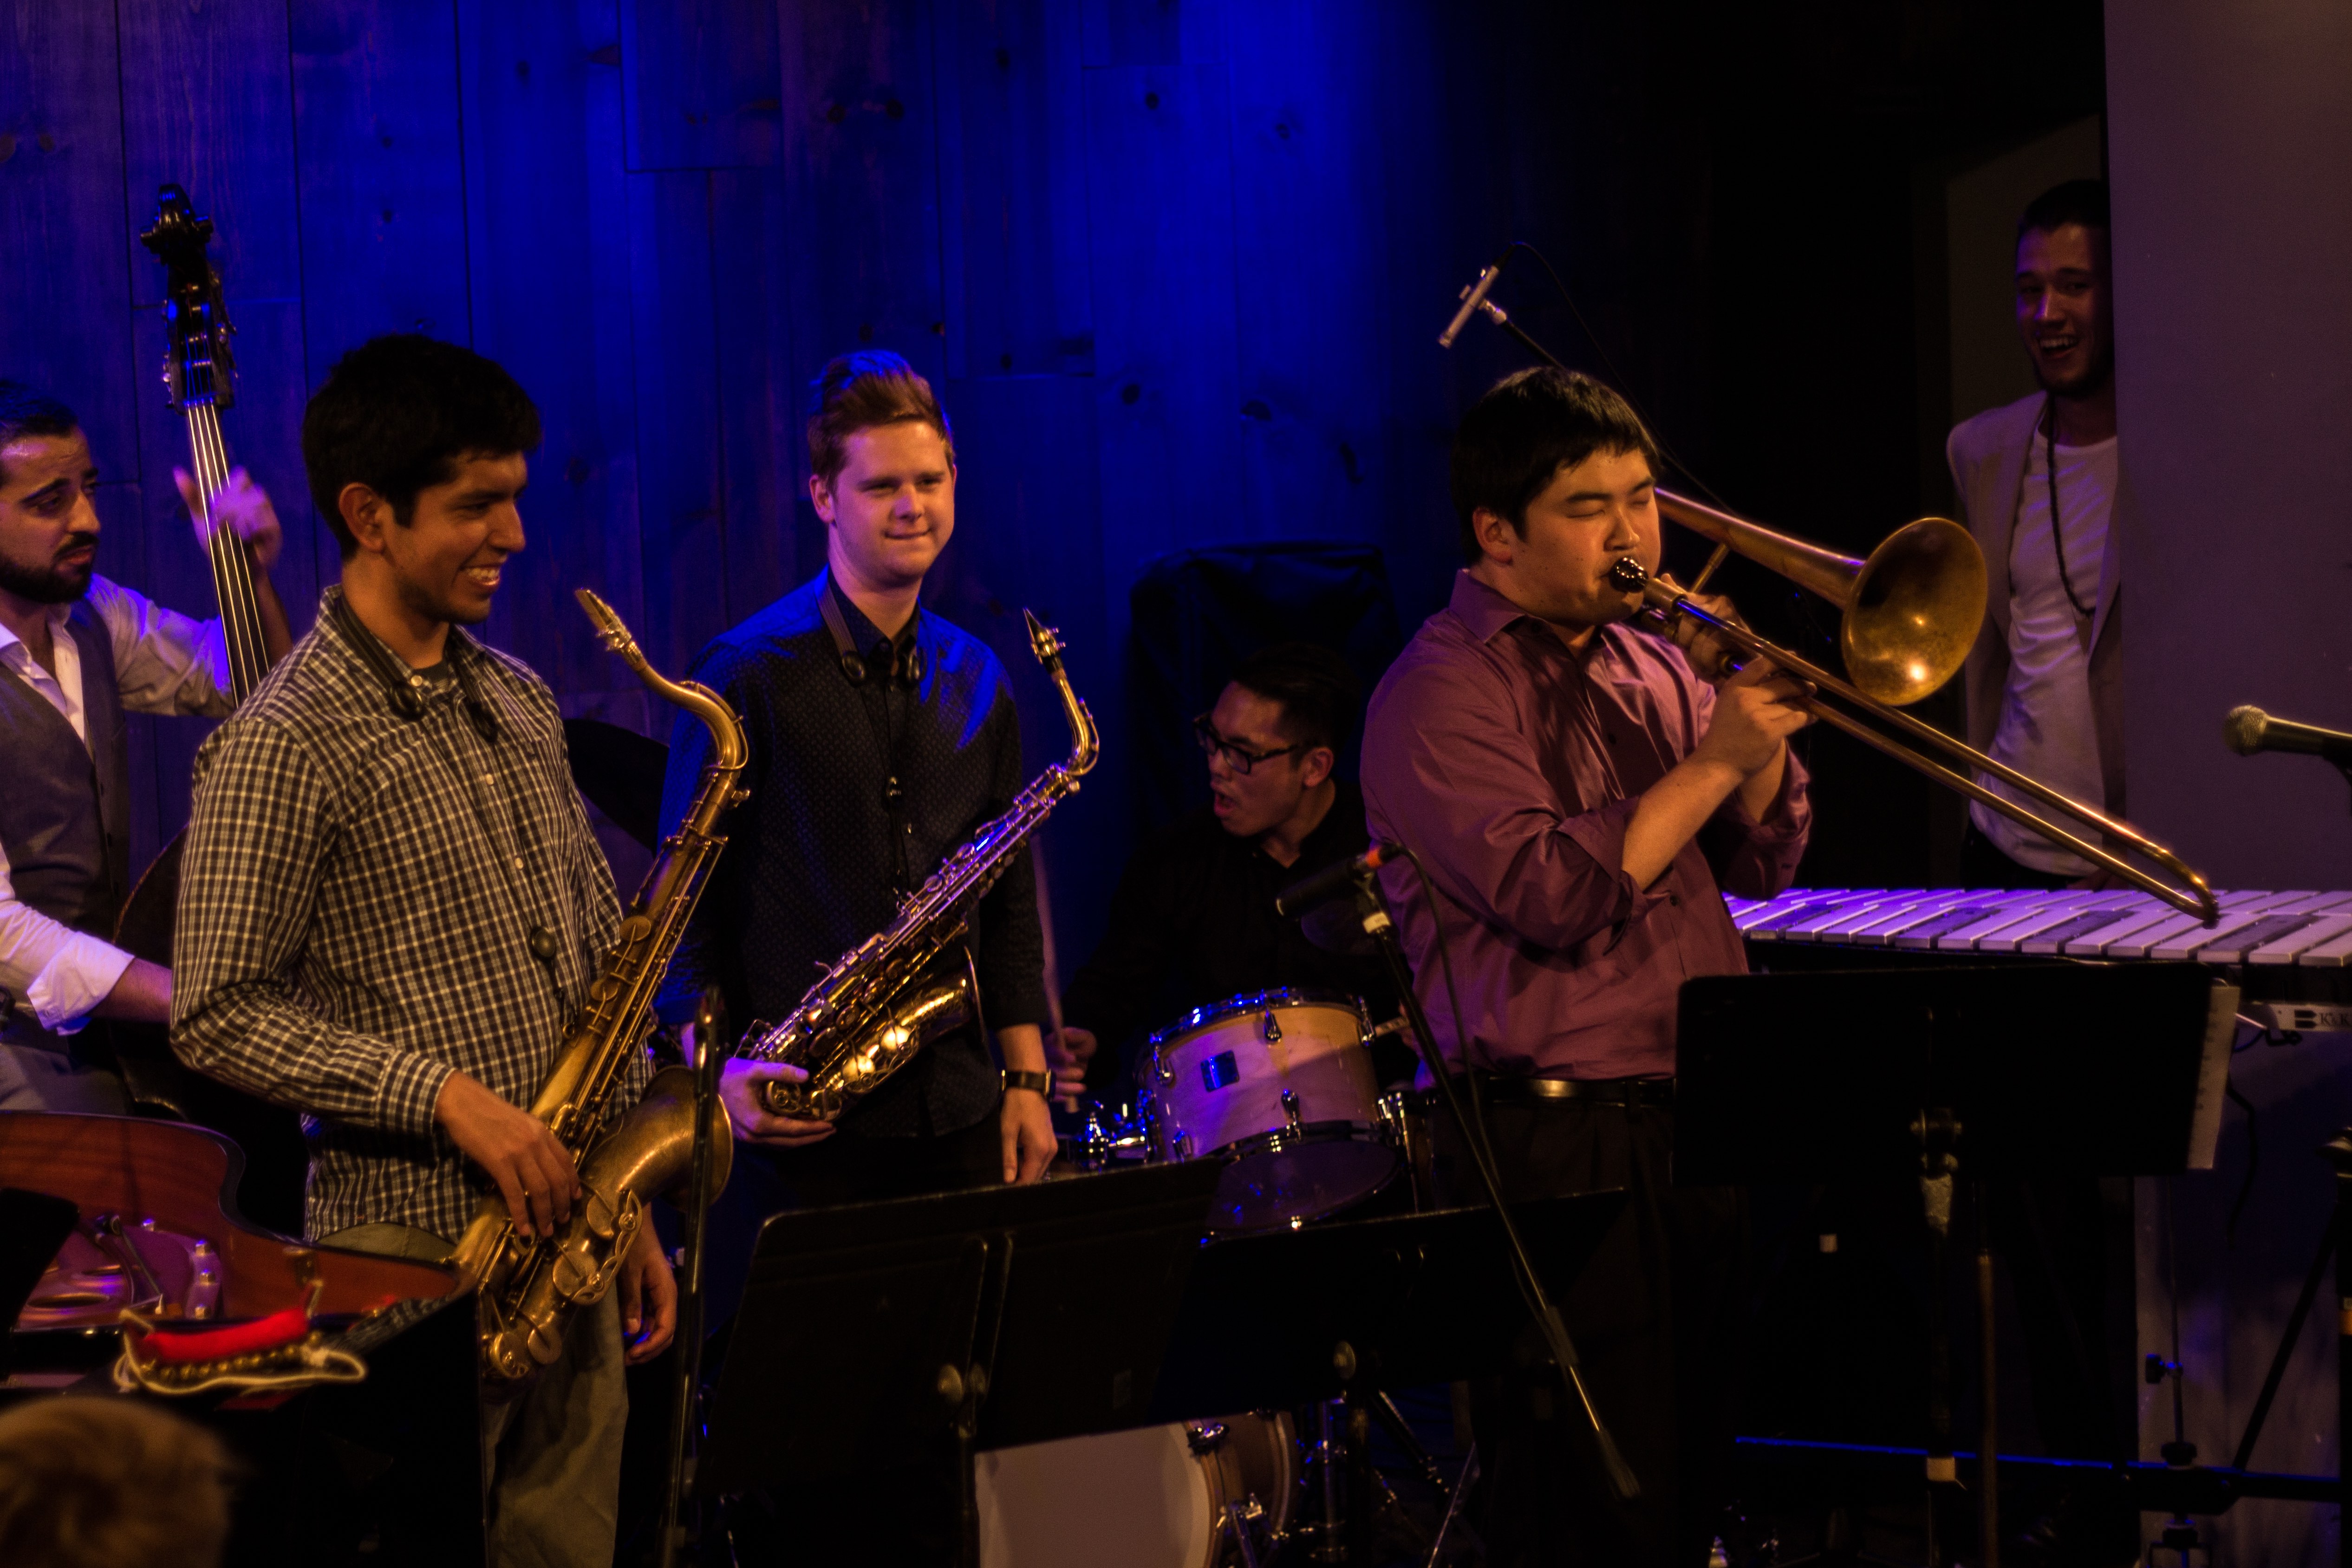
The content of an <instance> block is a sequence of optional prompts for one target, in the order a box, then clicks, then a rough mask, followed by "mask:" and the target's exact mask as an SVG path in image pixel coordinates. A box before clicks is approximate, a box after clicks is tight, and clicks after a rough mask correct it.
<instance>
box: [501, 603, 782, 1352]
mask: <svg viewBox="0 0 2352 1568" xmlns="http://www.w3.org/2000/svg"><path fill="white" fill-rule="evenodd" d="M578 595H579V599H580V605H581V608H582V609H583V610H585V611H587V612H588V618H589V619H590V620H591V621H593V622H595V623H596V631H597V635H598V637H599V638H600V639H601V640H602V641H603V643H604V645H605V646H606V647H607V648H610V649H611V650H612V651H613V652H614V653H618V654H619V655H620V656H621V657H622V658H623V659H624V660H625V661H626V662H627V664H628V666H629V668H630V669H632V670H634V671H635V672H636V675H637V678H638V679H639V680H641V681H643V682H644V683H645V684H646V686H647V688H649V689H650V690H652V691H653V692H654V693H655V694H656V695H659V696H663V697H667V699H668V700H670V701H671V702H673V703H676V704H677V706H680V707H682V708H684V709H686V710H687V712H688V713H690V714H692V715H693V716H695V717H696V718H698V719H699V720H701V721H702V723H703V725H704V727H706V728H708V729H709V731H710V738H711V759H710V763H709V766H708V767H706V768H704V769H703V770H702V780H701V783H700V785H699V786H698V788H697V789H696V791H695V796H694V803H693V804H692V805H691V806H689V807H688V809H687V813H686V820H685V821H683V822H681V823H679V824H678V829H677V832H675V833H673V834H671V835H670V837H669V838H668V839H667V841H665V842H664V843H663V844H662V847H661V852H660V853H659V854H658V855H656V857H655V859H654V863H653V868H652V869H651V870H650V871H648V872H647V873H646V880H645V883H644V885H642V886H641V887H639V888H638V889H637V896H636V898H635V900H634V901H632V902H631V904H630V905H629V911H628V913H627V915H624V916H623V917H622V920H621V925H620V929H619V931H618V932H617V933H616V934H615V935H614V939H613V946H612V948H611V949H610V950H609V951H608V952H606V954H605V955H604V963H603V964H602V966H601V967H599V968H598V969H597V972H596V977H595V979H594V980H593V981H592V982H590V984H589V987H588V995H587V999H586V1001H585V1003H584V1004H583V1007H582V1009H581V1010H580V1012H579V1013H578V1014H577V1015H576V1016H575V1017H574V1018H573V1019H572V1023H571V1024H570V1026H569V1027H568V1028H567V1029H566V1030H565V1031H564V1040H563V1046H562V1050H561V1051H559V1052H558V1053H557V1056H556V1061H555V1069H554V1071H552V1072H551V1073H550V1074H548V1078H547V1082H545V1083H543V1084H541V1087H540V1091H539V1097H538V1098H537V1099H536V1100H534V1101H532V1102H531V1106H530V1113H531V1114H532V1115H534V1116H536V1117H538V1118H539V1119H540V1120H541V1121H542V1122H544V1123H546V1124H547V1125H548V1128H549V1130H550V1131H551V1132H552V1133H553V1134H555V1137H556V1141H557V1142H559V1143H561V1144H562V1145H563V1146H564V1148H565V1149H566V1150H567V1151H569V1152H570V1154H571V1155H572V1160H573V1162H574V1163H575V1164H576V1165H577V1166H578V1168H579V1172H580V1186H581V1190H582V1195H583V1196H582V1197H581V1198H580V1200H579V1201H578V1202H576V1203H574V1204H573V1205H572V1218H571V1219H570V1220H569V1221H567V1222H566V1223H565V1224H564V1225H563V1226H562V1228H560V1229H559V1230H558V1231H557V1232H556V1234H555V1235H554V1236H552V1237H549V1238H535V1237H527V1236H523V1235H521V1234H520V1233H519V1232H517V1230H516V1229H515V1225H514V1220H513V1218H512V1217H511V1216H510V1215H509V1214H508V1212H507V1206H506V1201H505V1199H503V1198H502V1197H499V1196H498V1195H497V1194H495V1193H493V1194H492V1195H490V1196H489V1197H486V1198H484V1199H483V1200H482V1205H481V1207H480V1208H479V1209H478V1210H477V1211H476V1212H475V1215H474V1220H473V1223H472V1224H471V1225H469V1226H467V1228H466V1234H465V1236H464V1237H463V1238H462V1239H460V1240H459V1241H458V1243H457V1256H456V1260H455V1261H456V1263H457V1271H458V1277H459V1281H460V1284H461V1287H466V1286H470V1287H472V1288H473V1289H474V1290H475V1291H477V1292H478V1296H477V1299H478V1303H479V1311H480V1323H481V1344H482V1364H483V1367H484V1368H485V1371H486V1374H487V1375H488V1376H489V1377H490V1378H491V1379H492V1381H493V1383H494V1384H496V1383H504V1384H508V1385H512V1384H516V1383H520V1382H521V1381H522V1380H523V1379H526V1378H528V1377H530V1375H532V1374H534V1373H535V1372H537V1371H538V1370H539V1368H541V1367H542V1366H544V1365H546V1364H549V1363H550V1362H552V1361H553V1360H555V1358H556V1357H557V1356H559V1355H561V1354H562V1352H563V1338H564V1334H565V1333H566V1331H567V1330H568V1329H569V1328H570V1326H571V1322H572V1313H573V1312H577V1311H579V1310H580V1309H581V1308H583V1307H587V1306H591V1305H593V1304H594V1303H595V1302H596V1301H601V1300H602V1299H603V1298H604V1292H605V1291H608V1290H610V1289H611V1288H612V1284H613V1281H614V1279H615V1278H616V1277H617V1276H618V1275H619V1273H620V1269H621V1263H622V1260H625V1258H627V1257H628V1255H629V1248H630V1246H631V1244H632V1243H633V1242H635V1239H636V1235H637V1231H638V1230H639V1228H642V1227H643V1226H644V1224H645V1218H646V1199H647V1198H648V1197H652V1196H653V1195H655V1194H656V1193H666V1192H672V1190H673V1189H674V1188H676V1187H677V1186H680V1185H681V1183H682V1182H683V1181H684V1179H685V1177H686V1176H687V1175H688V1171H689V1169H690V1167H691V1166H692V1164H693V1158H694V1078H693V1074H692V1073H690V1072H688V1071H687V1070H686V1069H685V1068H683V1067H667V1068H664V1069H663V1070H662V1071H659V1072H656V1073H655V1074H654V1079H653V1082H652V1083H650V1084H648V1085H647V1086H646V1092H645V1097H644V1098H643V1099H642V1100H640V1101H639V1102H638V1103H636V1105H635V1106H634V1107H633V1108H632V1109H631V1110H630V1111H629V1113H627V1114H626V1115H625V1116H623V1117H622V1118H621V1119H620V1121H619V1122H618V1123H617V1124H614V1125H613V1126H612V1127H610V1128H609V1129H608V1128H607V1127H606V1126H605V1125H604V1123H605V1120H606V1114H605V1113H606V1111H607V1110H608V1108H609V1106H610V1102H611V1099H612V1095H613V1092H614V1089H615V1088H616V1087H617V1086H618V1085H619V1084H620V1083H621V1082H622V1080H623V1077H624V1069H625V1067H626V1066H627V1064H628V1060H629V1057H630V1055H631V1053H633V1052H635V1051H638V1050H639V1049H641V1042H642V1041H643V1040H644V1039H645V1033H646V1019H647V1018H648V1017H649V1015H650V1013H651V1010H652V1007H653V998H654V990H655V988H656V987H657V986H658V985H660V983H661V977H662V971H663V970H665V969H667V967H669V961H670V956H671V955H672V954H674V953H676V952H677V944H678V939H679V938H680V937H681V936H684V935H685V932H686V923H687V917H688V915H692V914H693V913H694V904H695V901H696V900H697V899H698V898H699V897H700V896H701V894H702V886H703V883H705V882H706V881H708V880H709V875H710V870H711V867H712V865H713V864H714V863H715V862H717V861H718V859H719V851H720V850H721V849H723V848H725V847H726V844H727V841H726V839H725V838H723V837H722V836H720V835H719V832H718V831H717V829H718V826H719V819H720V818H721V817H723V816H725V815H726V813H727V810H728V809H729V808H730V807H731V806H733V805H734V804H735V803H736V802H737V801H739V800H742V798H743V791H741V790H740V789H738V788H737V787H736V783H735V779H736V776H737V775H738V774H740V772H741V771H742V768H743V760H744V756H745V748H744V741H743V727H742V725H741V723H740V722H739V721H738V720H737V718H736V716H735V713H734V710H733V709H731V708H730V707H729V706H727V704H726V703H725V701H724V700H722V699H721V698H720V697H719V694H717V693H716V692H713V691H712V690H711V689H710V688H709V687H708V686H705V685H699V684H698V683H696V682H693V681H672V680H668V679H666V678H664V677H663V675H662V674H660V673H659V672H658V671H656V670H655V669H654V668H653V666H652V665H650V664H647V663H646V656H645V654H644V653H642V652H641V651H640V650H639V649H638V647H637V643H636V639H635V638H634V637H632V636H631V635H630V634H629V629H628V628H627V627H626V626H625V625H623V624H622V623H621V618H620V617H619V616H618V615H615V614H614V612H613V610H612V607H611V606H610V605H608V604H606V603H605V602H604V601H603V600H601V599H599V598H597V597H596V595H595V594H593V593H592V592H590V591H588V590H586V589H584V588H583V589H581V590H579V591H578ZM709 1127H710V1131H709V1138H710V1148H711V1152H712V1155H713V1161H712V1166H711V1188H710V1190H711V1192H712V1194H713V1195H716V1194H717V1192H718V1191H719V1189H720V1188H721V1187H723V1186H726V1185H727V1173H728V1167H729V1164H730V1159H731V1157H732V1153H733V1148H734V1139H733V1138H732V1136H730V1128H729V1124H728V1121H727V1112H726V1109H725V1107H723V1106H721V1105H719V1104H717V1103H713V1105H712V1106H711V1111H710V1124H709ZM673 1196H675V1195H674V1194H673Z"/></svg>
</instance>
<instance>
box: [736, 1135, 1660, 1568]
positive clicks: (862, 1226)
mask: <svg viewBox="0 0 2352 1568" xmlns="http://www.w3.org/2000/svg"><path fill="white" fill-rule="evenodd" d="M1222 1171H1223V1165H1222V1162H1219V1161H1215V1160H1195V1161H1187V1162H1181V1163H1178V1164H1174V1165H1167V1166H1146V1167H1144V1168H1142V1169H1139V1170H1134V1171H1123V1172H1113V1173H1108V1174H1105V1175H1100V1176H1080V1177H1075V1178H1072V1179H1070V1180H1066V1181H1055V1182H1049V1183H1045V1184H1044V1185H1042V1186H1025V1187H996V1188H991V1189H987V1190H984V1191H980V1192H968V1193H953V1194H947V1195H942V1196H940V1197H920V1198H908V1199H902V1200H898V1201H895V1202H887V1203H872V1204H857V1205H852V1206H848V1207H841V1208H831V1209H816V1210H811V1211H807V1212H803V1213H788V1214H782V1215H778V1216H776V1217H775V1218H772V1219H771V1220H769V1221H768V1223H767V1225H766V1226H765V1227H764V1228H762V1230H761V1235H760V1240H759V1243H758V1246H757V1248H756V1249H755V1252H754V1255H753V1258H752V1263H751V1282H750V1284H749V1285H748V1286H747V1288H746V1289H745V1291H744V1295H743V1301H742V1306H741V1308H740V1310H739V1312H737V1314H736V1320H735V1327H734V1330H733V1333H732V1334H731V1336H730V1349H729V1353H728V1356H727V1362H726V1365H725V1366H724V1368H723V1369H722V1370H721V1371H720V1373H719V1383H718V1389H717V1392H716V1395H715V1396H714V1398H713V1400H712V1406H711V1415H710V1427H709V1435H708V1437H707V1439H706V1442H705V1444H704V1447H703V1449H702V1454H701V1458H700V1460H699V1463H698V1469H697V1471H696V1476H695V1488H696V1491H697V1493H698V1496H700V1497H702V1498H704V1499H710V1498H715V1497H721V1496H726V1495H729V1494H732V1493H740V1492H743V1491H747V1490H753V1489H756V1488H761V1487H764V1486H768V1485H771V1484H773V1483H775V1482H777V1481H779V1480H781V1479H785V1478H787V1477H789V1478H792V1479H796V1480H803V1479H823V1478H824V1477H828V1476H849V1475H856V1474H862V1473H868V1472H870V1471H872V1470H874V1469H886V1468H896V1467H900V1466H905V1465H908V1464H911V1463H915V1462H919V1461H920V1460H922V1459H924V1458H927V1457H936V1456H939V1455H940V1454H942V1453H943V1452H951V1453H952V1455H953V1458H954V1459H955V1461H956V1470H957V1474H958V1484H959V1487H960V1490H961V1514H962V1542H963V1546H962V1550H963V1552H964V1554H965V1561H967V1562H976V1561H977V1554H978V1544H979V1542H978V1527H979V1519H978V1509H977V1502H976V1499H975V1497H974V1495H973V1482H972V1466H971V1459H972V1456H973V1455H974V1454H975V1453H976V1452H977V1451H979V1450H981V1449H985V1448H1010V1447H1014V1446H1016V1445H1020V1444H1026V1443H1037V1442H1045V1441H1050V1440H1052V1439H1055V1438H1061V1437H1082V1436H1087V1435H1089V1434H1094V1433H1101V1432H1111V1431H1118V1430H1120V1429H1123V1428H1128V1427H1144V1426H1151V1425H1157V1424H1160V1423H1162V1422H1169V1421H1176V1420H1182V1419H1186V1418H1192V1417H1201V1416H1224V1415H1230V1414H1231V1413H1232V1412H1234V1411H1235V1410H1242V1409H1253V1408H1265V1407H1268V1406H1280V1405H1286V1404H1293V1403H1304V1402H1306V1401H1308V1400H1313V1399H1318V1398H1329V1397H1333V1396H1338V1395H1340V1394H1347V1395H1348V1396H1350V1398H1351V1399H1361V1398H1364V1397H1368V1396H1370V1392H1371V1391H1372V1390H1373V1389H1374V1387H1375V1386H1376V1385H1377V1383H1379V1382H1381V1381H1386V1382H1391V1383H1397V1382H1420V1381H1442V1380H1446V1379H1451V1378H1457V1377H1465V1376H1475V1375H1483V1374H1485V1373H1486V1372H1489V1371H1496V1370H1500V1369H1501V1368H1502V1367H1503V1366H1505V1365H1506V1364H1508V1363H1509V1361H1510V1359H1511V1357H1512V1356H1513V1355H1514V1354H1515V1346H1514V1343H1513V1342H1512V1340H1511V1339H1510V1337H1509V1336H1507V1335H1498V1334H1496V1333H1495V1332H1494V1325H1495V1323H1496V1322H1497V1321H1498V1320H1500V1321H1507V1320H1508V1318H1509V1316H1510V1315H1511V1314H1512V1313H1514V1312H1516V1311H1517V1292H1516V1288H1515V1286H1514V1284H1513V1282H1512V1276H1511V1272H1510V1265H1509V1262H1508V1260H1507V1257H1506V1255H1505V1253H1504V1249H1503V1242H1502V1236H1501V1225H1500V1221H1499V1220H1498V1219H1497V1218H1496V1216H1495V1215H1494V1214H1493V1212H1492V1211H1491V1210H1486V1209H1452V1210H1445V1211H1442V1212H1440V1213H1436V1214H1428V1215H1408V1216H1399V1217H1395V1218H1384V1219H1373V1220H1361V1221H1352V1222H1338V1223H1332V1224H1328V1225H1322V1226H1317V1227H1314V1228H1308V1229H1304V1230H1300V1231H1296V1232H1289V1231H1285V1232H1277V1233H1273V1234H1268V1235H1262V1236H1249V1237H1239V1238H1234V1239H1225V1240H1219V1241H1215V1242H1208V1241H1206V1239H1205V1232H1206V1222H1207V1218H1208V1215H1209V1210H1210V1207H1211V1204H1212V1201H1213V1195H1214V1191H1215V1187H1216V1184H1217V1179H1218V1177H1219V1176H1220V1175H1221V1174H1222ZM1622 1203H1623V1197H1622V1194H1618V1193H1614V1192H1612V1193H1602V1194H1596V1195H1592V1196H1590V1197H1577V1198H1554V1199H1547V1200H1540V1201H1538V1202H1533V1203H1528V1204H1523V1205H1518V1206H1517V1210H1518V1213H1519V1216H1520V1222H1521V1224H1522V1227H1523V1228H1525V1229H1526V1230H1527V1231H1528V1233H1529V1234H1530V1236H1531V1237H1533V1238H1536V1239H1538V1242H1539V1246H1538V1254H1539V1256H1540V1257H1541V1258H1542V1259H1543V1260H1544V1269H1545V1273H1546V1274H1547V1276H1548V1282H1549V1281H1557V1282H1558V1283H1559V1286H1560V1288H1563V1289H1564V1288H1565V1287H1566V1285H1567V1283H1568V1282H1570V1281H1572V1280H1573V1279H1574V1277H1575V1275H1576V1273H1577V1272H1578V1271H1579V1270H1581V1269H1582V1267H1583V1265H1584V1262H1585V1260H1587V1259H1588V1258H1589V1257H1590V1256H1591V1251H1592V1249H1593V1248H1594V1247H1595V1246H1596V1245H1597V1244H1598V1243H1599V1240H1600V1238H1601V1234H1602V1232H1603V1231H1604V1230H1605V1229H1606V1228H1607V1227H1608V1225H1609V1224H1610V1222H1611V1221H1612V1220H1613V1219H1614V1218H1615V1217H1616V1215H1617V1212H1618V1210H1619V1209H1620V1208H1621V1207H1622ZM1270 1302H1279V1304H1280V1310H1279V1311H1278V1312H1270V1311H1269V1310H1268V1303H1270Z"/></svg>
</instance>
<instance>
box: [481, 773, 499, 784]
mask: <svg viewBox="0 0 2352 1568" xmlns="http://www.w3.org/2000/svg"><path fill="white" fill-rule="evenodd" d="M496 777H497V776H496V775H495V774H489V773H485V774H483V775H482V782H483V783H485V784H488V783H489V782H491V780H492V779H495V778H496Z"/></svg>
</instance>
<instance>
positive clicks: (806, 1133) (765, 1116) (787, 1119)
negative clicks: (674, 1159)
mask: <svg viewBox="0 0 2352 1568" xmlns="http://www.w3.org/2000/svg"><path fill="white" fill-rule="evenodd" d="M777 1079H782V1080H783V1081H784V1082H788V1083H805V1082H808V1072H807V1070H806V1069H804V1068H799V1067H793V1066H790V1065H788V1064H787V1063H784V1062H782V1061H745V1060H744V1059H743V1058H741V1057H740V1056H739V1057H732V1058H730V1059H729V1060H728V1061H726V1062H725V1063H724V1064H723V1065H722V1066H721V1067H720V1068H719V1099H720V1100H721V1101H722V1102H724V1103H725V1104H726V1106H727V1119H728V1120H729V1121H730V1122H732V1123H734V1124H735V1135H736V1136H737V1137H738V1138H740V1139H741V1140H742V1141H743V1142H744V1143H747V1144H759V1145H762V1146H764V1147H767V1148H771V1149H801V1148H806V1147H807V1146H808V1145H811V1144H818V1143H823V1142H824V1140H825V1139H827V1138H830V1137H831V1136H833V1124H832V1123H830V1122H804V1121H802V1120H801V1119H800V1118H798V1117H796V1116H779V1115H777V1114H776V1113H774V1112H772V1111H771V1110H769V1109H768V1108H767V1106H766V1105H764V1104H762V1103H761V1100H760V1085H761V1084H762V1083H768V1082H774V1081H775V1080H777Z"/></svg>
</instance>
